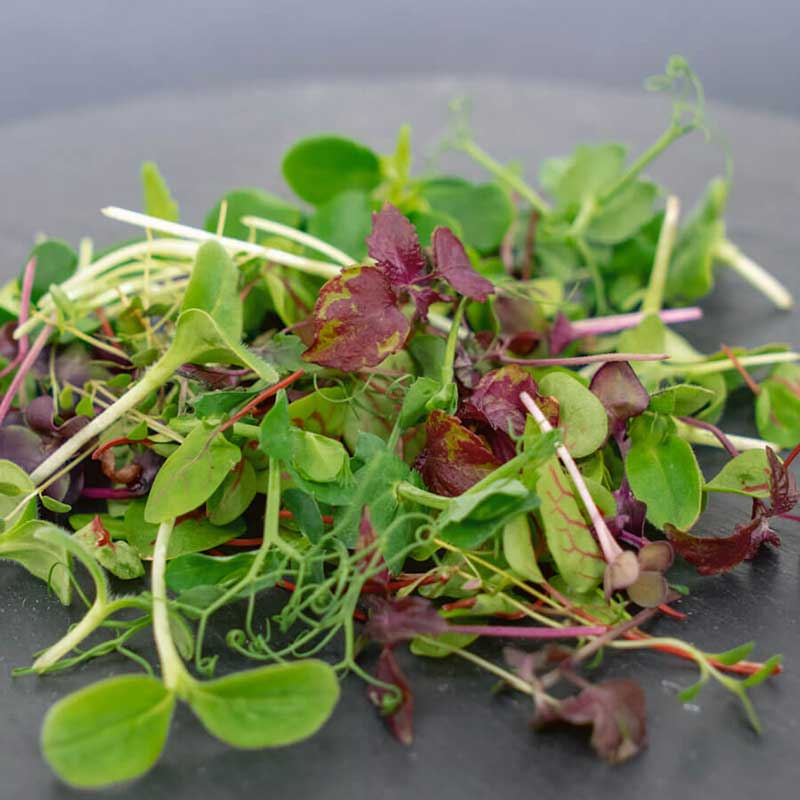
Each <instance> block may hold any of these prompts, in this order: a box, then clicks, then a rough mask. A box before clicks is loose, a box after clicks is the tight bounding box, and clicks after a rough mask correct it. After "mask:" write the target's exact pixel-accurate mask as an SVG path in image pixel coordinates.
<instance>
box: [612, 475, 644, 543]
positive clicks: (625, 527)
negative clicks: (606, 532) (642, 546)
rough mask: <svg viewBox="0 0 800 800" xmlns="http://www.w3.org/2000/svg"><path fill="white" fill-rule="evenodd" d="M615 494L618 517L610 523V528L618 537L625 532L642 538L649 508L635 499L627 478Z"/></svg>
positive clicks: (624, 478)
mask: <svg viewBox="0 0 800 800" xmlns="http://www.w3.org/2000/svg"><path fill="white" fill-rule="evenodd" d="M613 494H614V500H616V503H617V516H616V517H615V518H614V519H613V520H611V521H610V523H609V527H611V529H612V530H613V531H614V533H615V534H616V535H617V536H619V535H620V534H621V533H622V532H623V531H625V532H627V533H632V534H633V535H634V536H636V537H637V538H641V536H642V533H643V532H644V523H645V518H646V516H647V506H646V505H645V504H644V503H643V502H642V501H641V500H637V499H636V498H635V497H634V495H633V492H632V491H631V486H630V484H629V483H628V478H627V477H623V479H622V483H621V484H620V486H619V489H617V490H616V491H615V492H614V493H613Z"/></svg>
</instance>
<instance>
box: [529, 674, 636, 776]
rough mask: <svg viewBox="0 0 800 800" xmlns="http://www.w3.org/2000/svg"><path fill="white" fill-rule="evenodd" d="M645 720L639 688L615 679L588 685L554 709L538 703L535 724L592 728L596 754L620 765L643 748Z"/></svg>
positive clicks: (551, 706)
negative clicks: (557, 724)
mask: <svg viewBox="0 0 800 800" xmlns="http://www.w3.org/2000/svg"><path fill="white" fill-rule="evenodd" d="M646 717H647V711H646V707H645V697H644V692H643V691H642V687H641V686H639V684H638V683H636V682H635V681H632V680H627V679H614V680H609V681H603V682H602V683H599V684H597V685H596V686H588V687H587V688H585V689H583V691H581V692H580V693H579V694H577V695H574V696H573V697H568V698H567V699H566V700H562V701H561V702H560V703H559V704H558V705H557V706H553V705H550V704H545V703H541V704H540V706H539V708H538V710H537V715H536V718H535V720H534V724H536V725H547V724H551V723H553V722H566V723H568V724H570V725H591V726H592V747H594V749H595V750H596V751H597V754H598V755H599V756H601V757H602V758H604V759H606V761H609V762H611V763H612V764H619V763H621V762H623V761H627V760H628V759H629V758H632V757H633V756H635V755H636V754H637V753H638V752H639V751H640V750H641V749H642V748H643V747H644V746H645V745H646V743H647V720H646Z"/></svg>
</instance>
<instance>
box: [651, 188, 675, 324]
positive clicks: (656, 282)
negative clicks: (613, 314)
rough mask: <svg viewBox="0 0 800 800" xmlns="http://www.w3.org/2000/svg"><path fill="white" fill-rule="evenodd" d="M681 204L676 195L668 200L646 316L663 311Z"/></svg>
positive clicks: (654, 263)
mask: <svg viewBox="0 0 800 800" xmlns="http://www.w3.org/2000/svg"><path fill="white" fill-rule="evenodd" d="M680 212H681V204H680V201H679V200H678V198H677V197H675V195H670V196H669V197H668V198H667V205H666V208H665V210H664V221H663V222H662V223H661V232H660V233H659V235H658V244H657V245H656V257H655V260H654V262H653V271H652V272H651V273H650V283H649V284H648V286H647V293H646V294H645V296H644V302H643V303H642V311H643V312H644V313H645V314H657V313H658V312H659V311H660V310H661V304H662V302H663V300H664V287H665V286H666V285H667V272H669V258H670V256H671V255H672V246H673V245H674V244H675V237H676V236H677V234H678V217H679V215H680Z"/></svg>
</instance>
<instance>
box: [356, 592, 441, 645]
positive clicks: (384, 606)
mask: <svg viewBox="0 0 800 800" xmlns="http://www.w3.org/2000/svg"><path fill="white" fill-rule="evenodd" d="M364 603H365V605H367V606H368V608H369V609H370V615H369V621H368V622H367V624H366V625H365V626H364V635H365V636H366V637H367V638H369V639H372V640H373V641H375V642H379V643H380V644H394V643H395V642H402V641H405V640H407V639H413V638H414V637H415V636H417V635H419V634H425V635H428V636H438V635H439V634H441V633H444V632H445V631H446V630H447V622H446V620H444V619H443V618H442V617H440V616H439V612H438V611H437V610H436V606H434V605H433V603H431V601H430V600H428V599H426V598H424V597H419V596H416V595H411V596H409V597H380V596H379V595H369V596H368V597H367V598H366V599H365V600H364Z"/></svg>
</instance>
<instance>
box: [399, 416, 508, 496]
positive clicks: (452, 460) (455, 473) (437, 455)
mask: <svg viewBox="0 0 800 800" xmlns="http://www.w3.org/2000/svg"><path fill="white" fill-rule="evenodd" d="M425 434H426V439H425V447H424V448H423V450H422V452H421V453H420V454H419V456H418V457H417V461H416V463H415V465H414V466H415V468H416V469H417V471H418V472H419V473H420V474H421V475H422V479H423V481H425V485H426V486H427V487H428V488H429V489H430V490H431V491H432V492H436V493H437V494H442V495H446V496H447V497H455V496H456V495H459V494H462V493H463V492H465V491H466V490H467V489H469V488H470V486H473V485H474V484H476V483H477V482H478V481H479V480H480V479H481V478H484V477H486V476H487V475H488V474H489V473H491V472H494V470H495V469H497V467H499V466H500V461H499V460H498V459H497V457H496V456H495V455H494V453H492V451H491V450H490V449H489V448H488V447H487V446H486V444H485V443H484V441H483V440H482V439H481V438H480V436H478V435H477V434H475V433H473V432H472V431H471V430H469V429H468V428H465V427H464V426H463V425H462V424H461V422H460V421H459V420H458V418H456V417H451V416H450V415H449V414H445V413H444V411H439V410H436V411H432V412H431V414H430V416H429V417H428V422H427V424H426V426H425Z"/></svg>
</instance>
